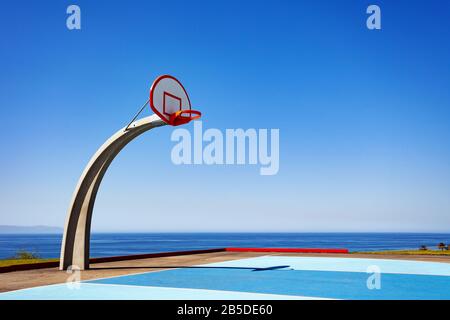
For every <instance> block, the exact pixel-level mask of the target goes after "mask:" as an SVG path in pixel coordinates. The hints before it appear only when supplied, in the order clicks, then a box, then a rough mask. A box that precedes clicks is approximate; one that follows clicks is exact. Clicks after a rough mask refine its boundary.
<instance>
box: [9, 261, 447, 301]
mask: <svg viewBox="0 0 450 320" xmlns="http://www.w3.org/2000/svg"><path fill="white" fill-rule="evenodd" d="M226 254H230V253H222V255H226ZM215 257H216V258H217V257H219V255H215ZM229 258H230V257H228V259H229ZM231 259H232V260H226V261H221V262H213V263H206V264H196V265H191V266H187V265H185V266H183V265H180V266H178V267H172V268H169V267H164V266H160V268H168V269H164V270H157V269H156V270H150V271H148V270H147V271H144V272H135V273H129V274H125V275H119V276H112V277H99V278H94V279H88V280H85V281H81V282H79V283H73V282H72V283H69V284H67V283H65V282H62V283H57V284H52V285H45V286H38V287H34V288H28V289H21V290H15V291H9V292H4V293H1V294H0V299H1V300H9V299H26V300H28V299H30V300H42V299H62V300H77V299H89V300H91V299H94V300H103V299H132V300H136V299H137V300H140V299H150V300H154V299H156V300H163V299H176V300H185V299H194V300H195V299H199V300H210V299H219V300H227V299H242V300H266V299H269V300H277V299H282V300H291V299H297V300H298V299H350V300H354V299H356V300H358V299H365V300H366V299H368V300H371V299H402V300H405V299H406V300H407V299H450V290H449V288H450V263H445V262H430V261H412V260H393V259H368V258H349V257H348V255H346V257H335V256H330V257H318V256H298V255H297V256H293V255H285V254H282V255H260V256H253V257H248V258H240V259H233V257H231ZM156 260H158V259H156ZM109 268H114V267H109ZM374 268H375V269H374ZM104 270H108V267H106V268H105V269H104ZM373 270H379V271H380V272H381V273H380V274H379V283H380V286H379V288H372V289H369V287H368V279H369V278H370V277H371V276H372V277H373V276H374V272H373ZM53 272H55V271H53ZM56 272H60V273H61V272H63V271H56Z"/></svg>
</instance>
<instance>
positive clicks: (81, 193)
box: [59, 115, 166, 270]
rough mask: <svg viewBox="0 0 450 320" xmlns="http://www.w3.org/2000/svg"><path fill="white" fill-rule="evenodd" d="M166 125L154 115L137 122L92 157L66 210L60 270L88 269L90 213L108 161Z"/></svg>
mask: <svg viewBox="0 0 450 320" xmlns="http://www.w3.org/2000/svg"><path fill="white" fill-rule="evenodd" d="M165 124H166V123H165V122H164V121H162V120H161V119H160V118H159V117H158V116H157V115H152V116H149V117H145V118H143V119H140V120H137V121H135V122H133V123H131V124H129V125H128V126H127V127H125V128H123V129H121V130H119V131H117V132H116V133H115V134H114V135H112V136H111V138H109V139H108V140H107V141H106V142H105V143H104V144H103V145H102V146H101V147H100V148H99V149H98V150H97V152H96V153H95V154H94V156H93V157H92V158H91V160H90V161H89V163H88V164H87V166H86V168H85V169H84V171H83V174H82V175H81V177H80V180H79V181H78V184H77V187H76V189H75V192H74V194H73V197H72V201H71V204H70V207H69V210H68V214H67V220H66V225H65V229H64V236H63V241H62V245H61V260H60V266H59V268H60V269H61V270H66V269H67V268H68V267H69V266H77V267H78V268H79V269H80V270H84V269H88V268H89V242H90V236H91V219H92V210H93V208H94V202H95V198H96V196H97V191H98V188H99V186H100V183H101V181H102V178H103V176H104V175H105V172H106V170H107V169H108V167H109V165H110V164H111V162H112V161H113V160H114V158H115V157H116V156H117V154H118V153H119V152H120V151H121V150H122V149H123V148H124V147H125V146H126V145H127V144H128V143H129V142H130V141H131V140H133V139H134V138H136V137H137V136H139V135H141V134H142V133H144V132H146V131H148V130H150V129H153V128H156V127H160V126H164V125H165Z"/></svg>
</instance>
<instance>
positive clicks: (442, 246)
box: [438, 242, 445, 251]
mask: <svg viewBox="0 0 450 320" xmlns="http://www.w3.org/2000/svg"><path fill="white" fill-rule="evenodd" d="M438 249H439V250H441V251H444V249H445V243H443V242H441V243H439V244H438Z"/></svg>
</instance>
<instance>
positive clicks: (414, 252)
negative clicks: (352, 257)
mask: <svg viewBox="0 0 450 320" xmlns="http://www.w3.org/2000/svg"><path fill="white" fill-rule="evenodd" d="M352 253H368V254H380V255H382V254H404V255H421V256H450V250H444V251H442V250H389V251H368V252H352Z"/></svg>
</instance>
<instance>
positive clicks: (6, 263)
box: [0, 258, 59, 267]
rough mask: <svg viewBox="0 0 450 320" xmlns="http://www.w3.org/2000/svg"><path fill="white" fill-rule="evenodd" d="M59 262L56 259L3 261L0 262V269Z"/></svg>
mask: <svg viewBox="0 0 450 320" xmlns="http://www.w3.org/2000/svg"><path fill="white" fill-rule="evenodd" d="M52 261H59V259H58V258H54V259H4V260H0V267H9V266H15V265H18V264H33V263H41V262H52Z"/></svg>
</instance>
